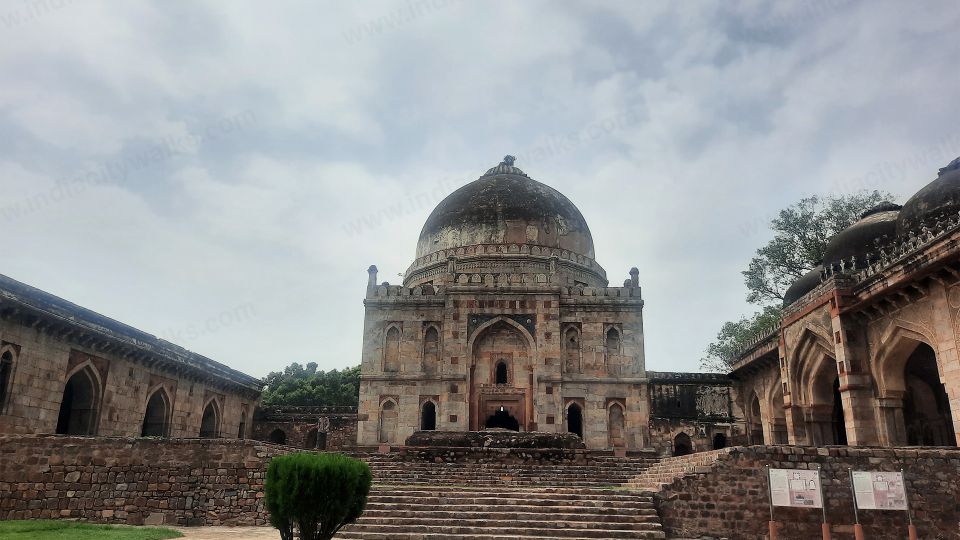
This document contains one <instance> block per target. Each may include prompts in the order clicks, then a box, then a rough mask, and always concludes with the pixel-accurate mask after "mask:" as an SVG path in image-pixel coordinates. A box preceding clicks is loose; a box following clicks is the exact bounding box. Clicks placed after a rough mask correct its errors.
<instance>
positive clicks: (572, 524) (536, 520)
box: [357, 513, 661, 531]
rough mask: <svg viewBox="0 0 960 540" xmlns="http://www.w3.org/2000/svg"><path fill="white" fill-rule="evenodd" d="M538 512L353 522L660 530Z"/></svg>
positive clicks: (655, 525)
mask: <svg viewBox="0 0 960 540" xmlns="http://www.w3.org/2000/svg"><path fill="white" fill-rule="evenodd" d="M544 517H545V516H542V515H540V514H526V515H519V516H515V517H498V516H496V515H493V514H490V515H484V514H482V513H477V514H468V515H463V516H460V517H451V518H434V517H428V516H417V517H399V516H393V515H390V516H367V515H366V514H364V516H363V517H362V518H360V519H359V520H358V521H357V525H358V526H365V527H377V528H379V527H380V526H382V525H389V526H403V525H408V526H411V527H413V526H417V527H419V526H421V525H429V526H431V527H452V528H456V527H472V528H485V527H493V526H495V527H500V528H504V529H513V530H518V529H524V530H525V529H552V528H557V527H561V528H563V529H577V530H596V529H604V530H617V531H652V530H660V529H661V527H660V523H659V522H657V521H655V520H647V521H645V520H628V521H600V520H591V521H559V520H556V519H544Z"/></svg>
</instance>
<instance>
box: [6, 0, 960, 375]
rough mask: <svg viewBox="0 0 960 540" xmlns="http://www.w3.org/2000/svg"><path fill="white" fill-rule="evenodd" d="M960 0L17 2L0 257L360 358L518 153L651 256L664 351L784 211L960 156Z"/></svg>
mask: <svg viewBox="0 0 960 540" xmlns="http://www.w3.org/2000/svg"><path fill="white" fill-rule="evenodd" d="M958 27H960V3H957V2H955V1H928V2H910V3H905V2H901V1H898V0H894V1H877V0H873V1H870V2H857V1H853V0H812V1H809V2H802V3H799V2H798V3H788V2H784V1H781V0H777V1H770V2H767V1H761V0H757V1H749V2H742V3H739V4H736V6H734V4H733V3H731V2H697V1H691V2H682V3H681V2H639V1H636V0H631V1H625V2H594V1H583V2H574V1H563V2H536V1H525V2H506V1H503V2H494V1H484V2H480V1H476V2H473V1H468V0H412V1H404V2H395V3H387V2H371V1H364V2H309V3H308V2H300V3H291V2H269V3H267V2H259V3H252V2H249V3H242V2H195V1H191V2H186V1H169V2H156V3H147V2H120V1H114V2H107V3H102V2H88V1H80V0H73V1H71V0H29V1H28V2H25V1H21V0H14V1H7V2H2V3H0V40H2V41H0V141H2V144H0V188H2V191H0V193H2V194H3V199H2V201H0V241H2V246H3V255H4V256H3V258H2V264H0V273H3V274H6V275H9V276H11V277H13V278H15V279H18V280H20V281H24V282H26V283H28V284H31V285H34V286H37V287H40V288H42V289H44V290H46V291H49V292H51V293H54V294H56V295H59V296H62V297H64V298H66V299H69V300H71V301H74V302H76V303H78V304H80V305H83V306H85V307H88V308H91V309H94V310H96V311H98V312H100V313H103V314H105V315H108V316H111V317H113V318H115V319H118V320H120V321H123V322H126V323H128V324H131V325H133V326H136V327H138V328H141V329H143V330H145V331H148V332H151V333H154V334H157V335H160V336H161V337H165V338H167V339H170V340H171V341H174V342H176V343H178V344H180V345H183V346H185V347H187V348H189V349H192V350H195V351H197V352H199V353H202V354H205V355H208V356H211V357H213V358H215V359H217V360H219V361H221V362H225V363H227V364H230V365H231V366H234V367H236V368H238V369H241V370H243V371H246V372H248V373H251V374H254V375H258V376H259V375H264V374H266V373H267V372H268V371H271V370H277V369H280V368H282V367H283V366H285V365H287V364H289V363H291V362H294V361H298V362H309V361H315V362H317V363H319V364H320V366H321V367H322V368H324V369H330V368H339V367H345V366H350V365H355V364H357V363H359V361H360V345H361V330H362V321H363V306H362V297H363V294H364V288H365V285H366V277H367V275H366V268H367V266H369V265H370V264H376V265H377V266H378V267H379V268H380V276H381V280H389V281H391V282H394V283H396V282H399V278H398V277H397V274H398V273H401V272H403V271H404V270H405V269H406V267H407V265H408V264H409V263H410V261H411V259H412V257H413V254H414V248H415V245H416V240H417V236H418V234H419V232H420V228H421V226H422V224H423V221H424V220H425V219H426V217H427V215H428V214H429V213H430V210H431V209H432V208H433V206H434V205H435V204H436V203H437V202H439V201H440V199H442V198H443V197H444V196H445V195H446V194H448V193H450V192H451V191H453V190H454V189H455V188H456V187H458V186H460V185H462V184H464V183H466V182H469V181H471V180H474V179H476V178H477V177H478V176H479V175H480V174H481V173H482V172H483V171H485V170H486V169H487V168H488V167H490V166H492V165H494V164H496V163H497V162H498V161H499V160H500V159H501V157H502V156H503V155H504V154H506V153H512V154H514V155H516V156H517V158H518V159H517V165H518V166H519V167H521V168H523V169H524V170H525V171H526V172H527V173H528V174H529V175H530V176H532V177H534V178H536V179H538V180H540V181H542V182H545V183H547V184H549V185H551V186H553V187H555V188H557V189H559V190H560V191H561V192H563V193H565V194H566V195H567V196H568V197H570V199H571V200H573V201H574V203H576V204H577V206H578V207H579V208H580V210H581V211H582V212H583V214H584V216H585V217H586V219H587V221H588V223H589V224H590V227H591V229H592V232H593V236H594V239H595V242H596V248H597V249H596V252H597V259H598V261H599V262H600V264H602V265H603V266H604V267H605V268H606V270H607V273H608V276H609V277H610V280H611V282H612V283H614V284H616V283H622V280H623V279H625V278H626V277H627V271H628V269H629V268H630V267H631V266H637V267H638V268H639V269H640V281H641V285H642V286H643V293H644V297H645V298H646V307H645V319H646V320H645V330H646V336H647V366H648V368H649V369H654V370H696V369H697V368H698V363H699V358H700V357H701V355H702V351H703V349H704V348H705V347H706V345H707V343H708V342H709V341H710V340H711V338H712V337H713V336H714V335H715V334H716V331H717V329H718V327H719V326H720V324H721V323H722V322H723V321H725V320H728V319H732V318H736V317H738V316H739V315H741V314H744V313H749V312H751V311H752V308H751V306H749V305H747V304H746V303H745V301H744V296H745V294H746V293H745V289H744V287H743V284H742V279H741V276H740V273H739V272H740V270H742V269H743V268H744V267H745V266H746V263H747V262H748V261H749V259H750V256H751V254H752V253H753V251H754V250H755V249H756V248H757V247H759V246H760V245H762V244H763V243H765V242H766V241H767V240H768V238H769V236H770V233H769V229H768V227H767V224H768V222H769V220H770V218H771V217H772V216H773V215H774V214H775V212H776V211H777V210H778V209H780V208H782V207H784V206H786V205H788V204H790V203H792V202H794V201H796V200H798V199H799V198H801V197H804V196H807V195H811V194H825V193H833V194H842V193H849V192H851V191H855V190H857V189H860V188H864V187H871V188H873V187H876V188H881V189H886V190H889V191H891V192H893V193H895V194H897V195H899V196H900V197H901V201H900V202H902V200H903V199H904V198H905V197H907V196H909V195H910V194H911V193H913V192H914V191H916V190H917V189H918V188H920V187H921V186H922V185H924V184H925V183H927V182H928V181H930V180H931V179H933V178H934V177H935V175H936V170H937V168H938V167H941V166H943V165H944V164H946V163H947V162H948V161H949V160H950V159H952V158H954V157H956V156H957V155H958V154H960V128H958V125H960V124H958V118H960V114H958V113H960V100H958V97H957V96H960V70H958V63H957V62H958V58H960V54H958V52H960V51H958V49H960V41H958V40H957V28H958Z"/></svg>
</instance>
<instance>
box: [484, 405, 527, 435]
mask: <svg viewBox="0 0 960 540" xmlns="http://www.w3.org/2000/svg"><path fill="white" fill-rule="evenodd" d="M484 427H486V428H487V429H493V428H501V429H509V430H510V431H520V422H519V421H517V419H516V418H514V417H513V415H511V414H510V413H509V412H508V411H507V410H506V408H504V407H500V408H499V409H498V410H497V411H496V412H494V413H493V414H492V415H490V416H489V417H488V418H487V422H486V424H484Z"/></svg>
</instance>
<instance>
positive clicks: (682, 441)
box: [673, 433, 693, 456]
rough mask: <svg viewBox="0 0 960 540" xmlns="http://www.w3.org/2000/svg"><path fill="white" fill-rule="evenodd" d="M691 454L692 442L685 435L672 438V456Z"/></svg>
mask: <svg viewBox="0 0 960 540" xmlns="http://www.w3.org/2000/svg"><path fill="white" fill-rule="evenodd" d="M692 453H693V441H691V440H690V436H689V435H687V434H686V433H681V434H679V435H677V436H676V437H674V438H673V455H674V456H686V455H689V454H692Z"/></svg>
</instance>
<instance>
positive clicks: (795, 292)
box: [783, 265, 823, 307]
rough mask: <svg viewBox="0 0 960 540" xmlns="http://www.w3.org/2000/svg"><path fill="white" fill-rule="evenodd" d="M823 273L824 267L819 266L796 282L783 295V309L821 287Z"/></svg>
mask: <svg viewBox="0 0 960 540" xmlns="http://www.w3.org/2000/svg"><path fill="white" fill-rule="evenodd" d="M821 272H823V265H817V267H816V268H814V269H813V270H811V271H809V272H807V273H806V274H804V275H802V276H801V277H800V278H798V279H797V280H796V281H794V282H793V285H790V288H788V289H787V292H785V293H783V307H787V306H789V305H791V304H793V303H794V302H796V301H797V300H799V299H801V298H803V297H804V295H806V294H807V293H808V292H810V291H812V290H814V289H816V288H817V285H820V273H821Z"/></svg>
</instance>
